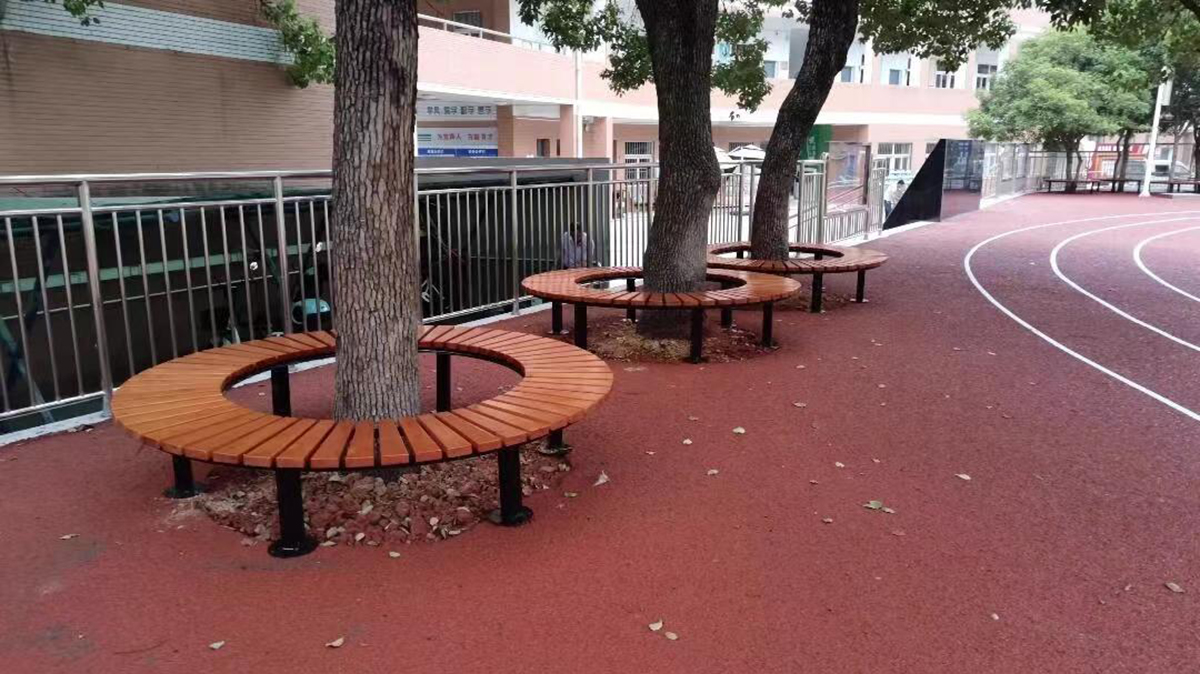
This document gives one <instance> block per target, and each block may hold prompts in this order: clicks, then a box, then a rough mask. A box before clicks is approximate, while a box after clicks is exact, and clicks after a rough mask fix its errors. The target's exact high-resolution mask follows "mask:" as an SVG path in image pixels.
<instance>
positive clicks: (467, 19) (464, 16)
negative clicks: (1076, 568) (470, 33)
mask: <svg viewBox="0 0 1200 674" xmlns="http://www.w3.org/2000/svg"><path fill="white" fill-rule="evenodd" d="M450 20H451V21H454V22H456V23H465V24H467V25H468V26H476V27H478V28H483V12H481V11H479V10H472V11H469V12H455V13H454V14H453V15H452V16H451V17H450Z"/></svg>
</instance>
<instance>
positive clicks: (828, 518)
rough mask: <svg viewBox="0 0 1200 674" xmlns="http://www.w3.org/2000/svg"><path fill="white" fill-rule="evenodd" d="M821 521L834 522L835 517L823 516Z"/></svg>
mask: <svg viewBox="0 0 1200 674" xmlns="http://www.w3.org/2000/svg"><path fill="white" fill-rule="evenodd" d="M821 521H822V522H824V523H825V524H833V518H832V517H824V518H822V519H821Z"/></svg>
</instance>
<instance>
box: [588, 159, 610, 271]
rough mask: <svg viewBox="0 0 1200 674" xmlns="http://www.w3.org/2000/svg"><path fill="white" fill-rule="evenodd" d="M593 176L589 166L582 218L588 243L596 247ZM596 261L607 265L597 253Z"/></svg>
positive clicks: (605, 260) (605, 259)
mask: <svg viewBox="0 0 1200 674" xmlns="http://www.w3.org/2000/svg"><path fill="white" fill-rule="evenodd" d="M594 178H595V176H594V175H593V173H592V169H590V168H589V169H588V170H587V197H586V200H585V202H584V208H586V209H587V215H586V216H585V218H584V225H583V226H584V231H585V232H587V235H588V243H590V244H591V245H592V248H593V249H595V247H596V239H598V238H600V237H598V236H597V235H596V234H597V233H596V195H595V190H596V187H595V185H593V184H592V181H593V180H594ZM605 245H606V246H607V237H606V238H605ZM589 256H590V254H589ZM602 259H603V262H602V261H601V260H602ZM589 261H590V260H589ZM596 263H597V264H600V266H607V264H608V259H607V258H601V257H600V256H599V255H597V256H596Z"/></svg>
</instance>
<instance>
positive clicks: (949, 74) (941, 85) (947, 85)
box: [933, 64, 956, 89]
mask: <svg viewBox="0 0 1200 674" xmlns="http://www.w3.org/2000/svg"><path fill="white" fill-rule="evenodd" d="M955 74H956V73H955V71H953V70H942V69H941V67H940V64H939V67H938V69H937V70H936V71H935V72H934V73H933V86H934V88H936V89H953V88H954V76H955Z"/></svg>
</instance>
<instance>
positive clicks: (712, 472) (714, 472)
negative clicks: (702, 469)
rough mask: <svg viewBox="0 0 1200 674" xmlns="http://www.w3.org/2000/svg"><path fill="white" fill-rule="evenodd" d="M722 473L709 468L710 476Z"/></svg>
mask: <svg viewBox="0 0 1200 674" xmlns="http://www.w3.org/2000/svg"><path fill="white" fill-rule="evenodd" d="M720 472H721V471H719V470H717V469H716V468H709V469H708V474H709V475H716V474H717V473H720Z"/></svg>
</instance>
